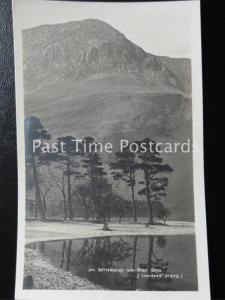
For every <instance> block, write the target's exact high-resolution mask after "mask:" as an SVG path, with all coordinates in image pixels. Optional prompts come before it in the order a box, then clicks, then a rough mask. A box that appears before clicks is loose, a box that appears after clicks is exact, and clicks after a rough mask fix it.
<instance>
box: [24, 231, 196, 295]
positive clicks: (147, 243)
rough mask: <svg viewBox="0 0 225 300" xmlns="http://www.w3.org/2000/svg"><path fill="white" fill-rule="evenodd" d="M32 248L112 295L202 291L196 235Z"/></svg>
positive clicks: (116, 238) (108, 239)
mask: <svg viewBox="0 0 225 300" xmlns="http://www.w3.org/2000/svg"><path fill="white" fill-rule="evenodd" d="M26 247H27V248H30V249H36V250H38V251H39V252H40V253H41V254H42V255H44V256H46V257H48V259H49V260H50V262H51V263H52V264H53V265H54V266H56V267H57V268H62V269H64V270H66V271H70V272H71V273H73V274H76V275H78V276H80V277H82V278H86V279H88V280H89V281H91V282H93V283H95V284H97V285H101V286H103V287H104V288H105V289H109V290H150V291H154V290H155V291H165V290H168V291H195V290H197V289H198V282H197V266H196V246H195V236H194V235H176V236H114V237H97V238H85V239H74V240H60V241H48V242H36V243H31V244H29V245H27V246H26Z"/></svg>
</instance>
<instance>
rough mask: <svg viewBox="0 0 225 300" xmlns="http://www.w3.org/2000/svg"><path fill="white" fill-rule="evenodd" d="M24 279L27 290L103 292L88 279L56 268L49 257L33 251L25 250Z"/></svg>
mask: <svg viewBox="0 0 225 300" xmlns="http://www.w3.org/2000/svg"><path fill="white" fill-rule="evenodd" d="M24 278H25V280H24V288H25V289H40V290H41V289H51V290H75V289H79V290H83V289H84V290H85V289H88V290H103V287H101V286H98V285H95V284H93V283H92V282H90V281H89V280H87V279H83V278H81V277H78V276H76V275H73V274H72V273H71V272H66V271H64V270H62V269H58V268H56V267H55V266H53V265H52V264H51V262H50V261H49V260H48V258H47V257H45V256H43V255H41V254H40V253H39V252H38V251H37V250H31V249H25V266H24Z"/></svg>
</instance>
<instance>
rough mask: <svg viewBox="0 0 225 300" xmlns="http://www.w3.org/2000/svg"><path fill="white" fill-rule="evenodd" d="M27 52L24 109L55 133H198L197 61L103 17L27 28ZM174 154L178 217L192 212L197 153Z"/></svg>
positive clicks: (177, 136) (167, 137) (172, 194)
mask: <svg viewBox="0 0 225 300" xmlns="http://www.w3.org/2000/svg"><path fill="white" fill-rule="evenodd" d="M149 38H150V37H149ZM23 51H24V88H25V114H26V115H36V116H38V117H40V119H41V120H42V122H43V124H44V125H45V126H46V128H47V129H48V130H49V132H50V133H51V134H52V136H53V137H54V138H55V137H58V136H62V135H67V134H70V135H73V136H78V137H83V136H87V135H92V136H94V137H95V138H96V140H98V141H100V142H112V143H113V144H114V145H116V146H115V147H117V146H118V143H119V140H120V139H121V138H126V139H130V140H131V141H132V140H137V139H141V138H144V137H146V136H149V137H151V138H153V139H155V140H156V141H162V142H165V141H168V142H176V141H178V142H183V141H186V140H187V139H188V138H190V139H191V137H192V119H191V110H192V109H191V98H190V94H191V62H190V60H188V59H181V58H179V59H175V58H168V57H160V56H156V55H152V54H150V53H147V52H146V51H144V50H143V49H142V48H140V47H138V46H137V45H135V44H134V43H132V42H131V41H129V40H128V39H127V38H126V37H125V36H124V35H123V34H122V33H120V32H119V31H118V30H116V29H115V28H113V27H112V26H110V25H109V24H107V23H105V22H102V21H99V20H83V21H76V22H69V23H66V24H57V25H43V26H40V27H36V28H31V29H27V30H24V31H23ZM105 159H106V160H107V159H108V160H111V159H112V157H106V158H105ZM167 161H169V162H170V164H171V165H172V167H173V168H174V170H175V171H174V173H173V174H172V175H171V176H170V177H171V178H170V187H169V191H168V194H169V196H168V198H169V200H168V201H169V202H170V205H171V206H173V207H174V211H175V217H181V218H188V219H193V188H192V156H191V154H183V153H178V154H171V155H169V157H167Z"/></svg>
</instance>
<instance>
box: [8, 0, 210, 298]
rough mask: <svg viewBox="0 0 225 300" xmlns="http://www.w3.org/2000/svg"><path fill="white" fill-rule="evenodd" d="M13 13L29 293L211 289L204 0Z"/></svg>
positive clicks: (168, 294)
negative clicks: (205, 149)
mask: <svg viewBox="0 0 225 300" xmlns="http://www.w3.org/2000/svg"><path fill="white" fill-rule="evenodd" d="M13 15H14V16H13V18H14V41H15V73H16V111H17V112H16V113H17V145H18V189H19V190H18V195H19V199H18V245H17V274H16V295H15V297H16V299H32V300H33V299H75V297H84V298H86V299H103V298H104V299H106V298H107V299H118V298H120V297H121V296H122V297H125V298H127V299H128V297H129V299H138V298H139V297H142V298H143V299H147V298H149V299H150V298H151V299H153V300H154V299H157V300H164V299H165V300H166V299H173V300H174V299H192V300H207V299H208V300H209V299H210V289H209V271H208V253H207V238H206V216H205V197H204V170H203V119H202V74H201V28H200V2H199V1H174V2H173V1H171V2H168V1H167V2H112V3H111V2H86V1H85V2H78V1H44V0H43V1H41V0H14V1H13Z"/></svg>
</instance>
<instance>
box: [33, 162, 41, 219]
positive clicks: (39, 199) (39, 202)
mask: <svg viewBox="0 0 225 300" xmlns="http://www.w3.org/2000/svg"><path fill="white" fill-rule="evenodd" d="M32 168H33V175H34V183H35V187H36V197H37V206H38V210H39V214H40V218H41V220H42V219H43V217H44V211H43V206H42V202H41V191H40V187H39V182H38V175H37V168H36V164H35V157H34V156H33V157H32Z"/></svg>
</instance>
